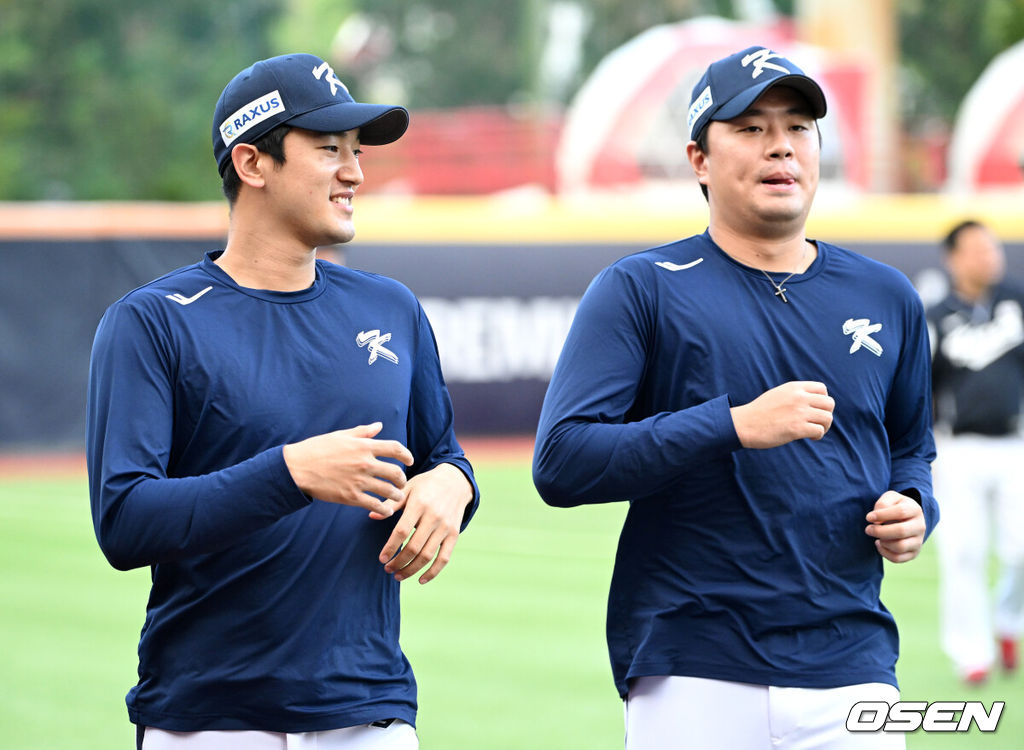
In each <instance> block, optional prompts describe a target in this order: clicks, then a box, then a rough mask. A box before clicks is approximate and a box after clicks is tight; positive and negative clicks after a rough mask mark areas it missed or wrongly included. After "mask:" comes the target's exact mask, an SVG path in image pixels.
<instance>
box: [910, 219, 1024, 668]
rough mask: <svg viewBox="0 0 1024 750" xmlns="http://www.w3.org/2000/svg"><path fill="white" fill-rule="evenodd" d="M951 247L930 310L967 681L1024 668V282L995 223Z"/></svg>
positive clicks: (953, 594)
mask: <svg viewBox="0 0 1024 750" xmlns="http://www.w3.org/2000/svg"><path fill="white" fill-rule="evenodd" d="M943 246H944V249H945V261H946V268H947V270H948V272H949V279H950V284H951V289H950V292H949V294H948V296H946V298H945V299H944V300H942V301H941V302H940V303H938V304H936V305H935V306H933V307H932V308H930V309H929V310H928V328H929V332H930V334H931V344H932V385H933V389H934V399H933V400H934V404H935V415H936V419H935V422H936V440H937V441H938V458H937V459H936V461H935V487H936V495H937V496H938V497H939V498H940V500H941V502H942V513H943V517H944V519H945V524H944V526H943V528H942V529H941V530H940V531H939V533H938V537H937V539H936V542H937V545H938V553H939V573H940V588H939V596H940V612H939V614H940V630H941V639H942V647H943V649H944V650H945V652H946V653H947V654H948V656H949V658H950V659H951V660H952V661H953V664H954V666H955V668H956V670H957V672H958V674H959V675H960V677H961V678H962V679H964V680H965V681H966V682H968V683H981V682H984V681H985V680H986V679H987V678H988V677H989V674H990V672H991V670H992V668H993V665H994V664H995V662H996V659H997V656H998V659H999V661H1000V662H1001V665H1002V667H1003V668H1004V669H1006V670H1009V671H1012V670H1014V669H1016V668H1017V663H1018V639H1019V637H1020V634H1021V628H1022V625H1024V481H1022V479H1021V469H1020V465H1021V462H1022V461H1024V438H1022V435H1021V421H1020V414H1021V399H1022V397H1024V312H1022V311H1024V290H1022V289H1021V288H1020V287H1018V286H1015V285H1012V284H1009V283H1007V282H1006V281H1004V272H1005V266H1006V260H1005V255H1004V252H1003V247H1002V244H1001V243H1000V241H999V239H998V238H997V237H996V236H995V235H994V234H993V233H992V231H991V230H990V229H989V228H988V227H986V226H985V225H984V224H982V223H980V222H978V221H974V220H968V221H963V222H961V223H959V224H957V225H956V226H954V227H953V228H952V229H951V230H950V231H949V233H948V234H947V235H946V237H945V239H944V240H943ZM993 550H994V551H995V555H996V558H997V560H998V563H999V579H998V583H997V585H996V589H995V597H994V599H995V601H994V605H993V602H992V597H990V595H989V588H990V586H989V557H990V554H991V552H992V551H993ZM997 650H998V655H997Z"/></svg>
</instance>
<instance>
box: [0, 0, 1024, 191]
mask: <svg viewBox="0 0 1024 750" xmlns="http://www.w3.org/2000/svg"><path fill="white" fill-rule="evenodd" d="M897 6H898V12H899V20H900V43H901V52H902V58H903V77H904V81H903V92H904V93H903V96H902V98H901V100H902V103H903V108H904V109H903V113H902V114H903V117H904V121H905V122H906V123H907V125H908V127H909V128H911V129H913V128H914V127H915V124H916V123H921V122H928V121H941V122H945V123H951V121H952V119H953V117H954V116H955V113H956V110H957V107H958V106H959V104H960V102H961V100H962V98H963V96H964V95H965V94H966V92H967V90H968V89H969V87H970V86H971V84H972V83H973V82H974V81H975V80H976V79H977V77H978V75H979V74H980V73H981V71H982V70H983V69H984V67H985V66H986V65H987V64H988V63H989V62H990V61H991V59H992V58H993V57H994V56H995V55H996V54H997V53H998V52H1000V51H1001V50H1003V49H1005V48H1006V47H1008V46H1010V45H1012V44H1014V43H1015V42H1017V41H1019V40H1021V39H1022V38H1024V0H983V1H982V2H974V3H967V2H963V0H899V2H898V3H897ZM567 8H568V9H569V10H571V11H572V12H569V13H566V12H564V11H566V10H567ZM772 8H774V9H775V10H777V11H778V12H780V13H784V14H788V13H792V10H793V0H416V1H415V2H412V1H410V0H222V2H219V3H210V2H207V0H176V2H172V3H169V2H165V1H164V0H35V2H32V3H29V2H25V1H24V0H0V107H2V116H0V200H4V199H5V200H12V199H93V200H102V199H115V198H116V199H147V200H197V199H216V198H217V197H219V187H220V181H219V179H218V177H217V173H216V171H215V170H214V168H213V158H212V149H211V145H210V132H211V122H210V118H211V116H212V113H213V105H214V102H215V101H216V98H217V96H218V95H219V94H220V91H221V88H222V87H223V86H224V84H225V83H226V82H227V80H228V79H229V78H230V77H231V76H232V75H234V74H235V73H236V72H238V71H239V70H240V69H241V68H242V67H244V66H245V65H248V64H249V63H251V62H252V61H254V60H257V59H260V58H263V57H267V56H269V55H273V54H280V53H282V52H287V51H295V50H302V51H310V52H314V53H317V54H320V55H322V56H324V57H325V58H327V59H330V60H331V61H332V63H333V64H334V65H335V67H336V68H337V69H338V73H339V75H340V76H341V77H342V79H343V80H345V81H346V83H349V84H351V85H352V88H353V91H354V92H355V93H356V95H357V96H361V97H364V98H367V99H370V100H378V101H399V102H402V103H404V104H407V105H409V106H411V107H420V108H423V107H451V106H463V105H475V104H496V105H507V104H519V103H530V104H533V105H538V104H545V105H555V106H557V105H564V104H565V103H566V102H567V101H568V99H569V98H570V97H571V96H572V94H573V93H574V92H575V90H576V88H577V87H578V86H579V84H581V83H582V82H583V80H584V79H585V78H586V76H587V75H588V74H589V73H590V72H591V71H592V70H593V68H594V67H595V66H596V65H597V64H598V62H600V60H601V59H602V58H603V57H604V56H605V55H606V54H607V53H608V52H610V51H611V50H612V49H614V48H616V47H618V46H619V45H621V44H623V43H624V42H626V41H628V40H629V39H631V38H632V37H634V36H636V35H637V34H639V33H640V32H642V31H644V30H645V29H647V28H650V27H651V26H654V25H657V24H660V23H671V22H675V21H680V20H683V19H686V18H692V17H694V16H699V15H722V16H726V17H735V16H737V15H748V16H749V14H751V13H755V14H756V13H763V12H765V11H769V12H770V11H771V9H772ZM556 15H558V16H559V18H561V19H562V22H564V23H563V27H562V28H561V34H555V33H554V21H553V19H554V18H555V16H556ZM566 19H568V21H566ZM567 29H568V30H567ZM564 40H570V41H569V42H566V41H564ZM563 43H564V44H575V45H577V46H578V47H579V49H578V50H575V51H574V53H573V54H569V55H561V56H559V55H555V56H554V57H555V58H557V60H556V62H557V63H558V65H561V68H559V69H558V71H557V72H558V75H557V76H556V78H557V80H554V81H553V79H552V74H551V72H550V70H545V69H544V66H545V65H546V64H548V62H545V61H550V60H551V59H552V48H553V47H558V45H559V44H563ZM555 51H556V52H566V50H564V49H563V50H559V49H556V50H555ZM951 51H955V53H953V52H951Z"/></svg>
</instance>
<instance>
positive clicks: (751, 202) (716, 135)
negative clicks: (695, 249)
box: [688, 85, 820, 237]
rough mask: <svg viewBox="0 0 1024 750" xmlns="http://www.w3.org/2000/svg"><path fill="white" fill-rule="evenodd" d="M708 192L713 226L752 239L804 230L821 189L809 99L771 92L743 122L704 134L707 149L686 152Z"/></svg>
mask: <svg viewBox="0 0 1024 750" xmlns="http://www.w3.org/2000/svg"><path fill="white" fill-rule="evenodd" d="M688 154H689V158H690V163H691V166H692V167H693V170H694V173H695V174H696V175H697V179H698V180H699V181H700V182H701V184H703V185H705V186H707V188H708V204H709V206H710V212H711V224H712V226H714V225H716V224H717V225H722V226H724V227H727V228H728V229H729V230H730V231H732V232H734V233H736V234H739V235H742V236H748V237H787V236H793V235H795V234H798V233H802V232H803V227H804V223H805V221H806V219H807V214H808V212H809V211H810V208H811V202H812V200H813V199H814V194H815V192H816V190H817V188H818V164H819V157H820V143H819V138H818V130H817V127H816V125H815V121H814V116H813V115H812V114H811V111H810V108H809V107H808V105H807V102H806V100H805V99H804V98H803V97H802V96H801V95H800V94H799V93H797V92H796V91H794V90H793V89H791V88H787V87H786V86H784V85H778V86H775V87H773V88H770V89H769V90H768V91H766V92H765V93H764V94H762V95H761V97H760V98H759V99H758V100H757V101H755V102H754V104H753V105H752V106H751V107H750V108H749V109H747V111H746V112H744V113H743V114H742V115H740V116H739V117H736V118H735V119H732V120H727V121H722V122H719V121H714V122H711V123H709V124H708V128H707V151H706V152H705V151H701V150H700V149H699V148H696V146H695V144H693V143H691V144H690V146H689V148H688Z"/></svg>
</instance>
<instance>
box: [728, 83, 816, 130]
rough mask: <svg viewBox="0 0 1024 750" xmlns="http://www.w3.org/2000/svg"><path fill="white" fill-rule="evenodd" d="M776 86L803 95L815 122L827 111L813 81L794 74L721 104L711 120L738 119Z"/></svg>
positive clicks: (749, 90)
mask: <svg viewBox="0 0 1024 750" xmlns="http://www.w3.org/2000/svg"><path fill="white" fill-rule="evenodd" d="M776 86H788V87H789V88H791V89H795V90H796V91H798V92H800V93H801V94H803V96H804V98H805V99H807V103H808V104H810V105H811V114H812V115H814V119H816V120H820V119H821V118H822V117H824V116H825V113H826V112H827V111H828V106H827V105H826V103H825V94H824V92H822V90H821V87H820V86H819V85H818V84H817V83H815V82H814V80H813V79H811V78H808V77H807V76H805V75H799V74H794V75H789V76H779V77H778V78H772V79H771V80H769V81H766V82H765V83H764V84H763V85H761V86H755V87H753V88H749V89H747V90H746V91H744V92H743V93H742V94H740V95H739V96H737V97H735V98H733V99H732V100H731V101H729V102H726V103H725V104H723V105H722V107H721V108H720V109H719V110H718V111H717V112H715V115H714V117H713V118H712V119H713V120H731V119H733V118H734V117H739V116H740V115H742V114H743V113H744V112H746V111H747V110H748V109H750V107H751V106H753V104H754V102H756V101H757V100H758V98H759V97H760V96H761V95H762V94H764V92H765V91H767V90H768V89H771V88H774V87H776Z"/></svg>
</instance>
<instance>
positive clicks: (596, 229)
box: [0, 196, 1024, 450]
mask: <svg viewBox="0 0 1024 750" xmlns="http://www.w3.org/2000/svg"><path fill="white" fill-rule="evenodd" d="M822 202H823V203H824V204H825V205H824V207H823V208H821V209H820V210H819V211H818V212H817V213H816V216H815V219H814V221H813V222H812V223H811V225H810V227H809V229H810V232H809V233H810V235H811V236H813V237H821V238H823V239H827V240H829V241H832V242H835V243H837V244H843V245H845V246H847V247H850V248H851V249H854V250H856V251H858V252H861V253H863V254H865V255H868V256H870V257H874V258H877V259H879V260H882V261H884V262H887V263H890V264H892V265H894V266H896V267H898V268H900V269H901V270H903V271H904V272H905V273H906V274H907V275H908V276H910V277H911V279H913V280H915V282H916V283H918V284H919V288H920V289H921V290H922V293H923V294H926V295H927V294H933V293H936V292H935V287H934V286H933V285H934V284H935V283H936V282H937V281H938V280H941V273H940V272H939V271H938V269H939V268H940V267H941V253H940V250H939V249H938V247H937V244H936V243H937V238H938V237H939V236H941V234H942V233H943V232H944V230H945V229H946V228H947V227H948V225H950V224H951V223H952V222H954V221H956V220H958V219H960V218H962V217H966V216H975V217H980V218H982V219H983V220H986V221H989V222H990V223H991V224H992V225H993V227H994V228H996V230H997V231H999V233H1000V234H1001V236H1002V237H1003V238H1004V240H1005V241H1006V243H1007V255H1008V260H1009V268H1010V272H1011V274H1013V275H1015V276H1017V277H1019V278H1022V279H1024V218H1022V217H1021V216H1020V214H1021V213H1024V212H1022V211H1020V210H1018V209H1017V206H1018V205H1021V206H1024V199H1016V198H1014V197H1013V196H1004V197H1001V198H998V199H997V198H992V197H989V198H987V199H977V198H975V199H951V198H937V197H928V198H918V197H913V198H910V197H888V198H874V199H871V200H861V201H856V202H853V203H851V202H850V201H842V202H833V203H830V202H829V201H827V200H826V201H819V203H822ZM705 212H706V209H705V208H704V206H703V205H702V204H701V203H696V204H694V203H692V202H691V203H688V204H681V207H680V206H668V205H664V204H662V205H660V206H656V205H653V206H652V204H649V203H647V204H644V205H643V206H642V207H641V206H640V204H639V203H637V202H630V201H629V200H627V199H622V198H613V197H606V198H603V199H599V200H598V199H595V200H592V201H590V202H587V201H582V200H580V201H576V202H563V203H559V204H555V203H552V202H550V201H547V200H544V199H538V198H537V197H536V196H533V197H528V198H527V199H526V200H525V201H523V200H516V201H511V200H508V199H504V200H500V201H495V200H490V201H484V200H469V199H463V200H458V199H431V200H418V201H416V202H409V201H405V200H397V199H380V198H370V197H367V198H363V199H360V200H359V201H358V202H357V209H356V216H357V222H358V227H359V239H358V240H357V241H356V242H354V243H352V244H351V245H348V246H345V247H344V248H343V251H342V252H340V253H338V254H336V256H335V259H336V260H338V261H340V262H344V263H345V264H347V265H349V266H352V267H355V268H361V269H365V270H370V271H374V272H378V273H383V274H385V275H388V276H392V277H394V278H396V279H398V280H400V281H402V282H403V283H405V284H406V285H408V286H409V287H410V288H411V289H412V290H413V291H414V292H415V293H416V294H417V296H419V297H420V299H421V301H422V302H423V305H424V307H425V309H426V310H427V313H428V315H429V316H430V319H431V321H432V323H433V325H434V328H435V332H436V334H437V339H438V347H439V349H440V352H441V357H442V365H443V367H444V371H445V376H446V378H447V380H448V383H449V388H450V390H451V392H452V398H453V401H454V402H455V408H456V422H457V428H458V429H459V430H460V432H462V433H463V434H467V435H468V434H528V433H531V432H532V431H533V429H534V427H535V424H536V419H537V415H538V413H539V410H540V403H541V400H542V398H543V395H544V389H545V387H546V384H547V380H548V377H549V376H550V373H551V370H552V368H553V366H554V362H555V360H556V358H557V356H558V352H559V350H560V348H561V344H562V341H563V339H564V336H565V332H566V330H567V329H568V326H569V324H570V322H571V320H572V315H573V312H574V310H575V306H576V303H577V302H578V300H579V297H580V295H581V294H582V293H583V291H584V290H585V289H586V286H587V284H588V283H589V281H590V279H591V278H592V277H593V276H594V274H596V273H597V272H598V271H599V270H600V269H601V268H603V267H604V266H605V265H607V264H608V263H609V262H611V261H613V260H615V259H616V258H619V257H621V256H623V255H626V254H628V253H631V252H635V251H638V250H642V249H644V248H645V247H649V246H651V245H655V244H660V243H663V242H669V241H672V240H674V239H677V238H679V237H682V236H686V235H689V234H692V233H694V232H699V231H702V230H703V229H704V226H705V222H706V218H705ZM226 230H227V214H226V210H225V209H224V207H223V206H221V205H220V204H200V205H171V204H168V205H159V204H158V205H153V204H142V205H137V204H71V205H60V204H25V205H11V204H0V262H2V268H3V273H2V274H0V383H2V384H3V387H2V388H0V450H40V449H52V450H77V449H80V448H81V445H82V442H83V435H84V413H85V409H84V402H85V392H86V381H87V369H88V360H89V349H90V346H91V343H92V335H93V332H94V331H95V327H96V323H97V322H98V320H99V318H100V316H101V315H102V313H103V310H104V309H105V308H106V307H107V305H109V304H110V303H111V302H113V301H114V300H116V299H117V298H118V297H120V296H121V295H123V294H124V293H125V292H127V291H129V290H131V289H132V288H134V287H135V286H138V285H139V284H142V283H144V282H146V281H148V280H149V279H152V278H154V277H156V276H158V275H160V274H162V273H165V272H166V271H169V270H172V269H174V268H177V267H179V266H181V265H186V264H188V263H193V262H195V261H196V260H198V259H199V258H201V257H202V254H203V253H204V252H205V251H207V250H211V249H215V248H218V247H220V246H222V244H223V238H224V236H225V233H226Z"/></svg>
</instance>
